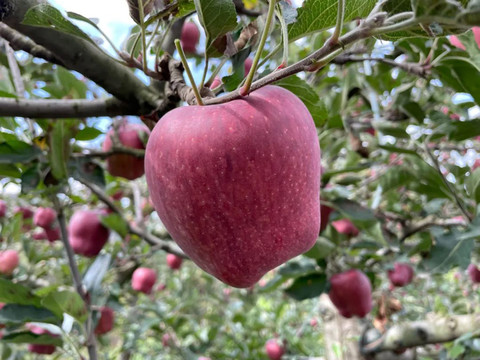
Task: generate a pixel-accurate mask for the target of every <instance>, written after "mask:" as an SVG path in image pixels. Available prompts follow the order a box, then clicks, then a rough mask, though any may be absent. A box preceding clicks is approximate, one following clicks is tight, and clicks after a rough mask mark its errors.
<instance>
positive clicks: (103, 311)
mask: <svg viewBox="0 0 480 360" xmlns="http://www.w3.org/2000/svg"><path fill="white" fill-rule="evenodd" d="M114 322H115V313H114V312H113V309H112V308H110V307H108V306H103V307H101V308H100V319H98V323H97V326H96V327H95V334H97V335H103V334H106V333H108V332H110V331H111V330H112V329H113V323H114Z"/></svg>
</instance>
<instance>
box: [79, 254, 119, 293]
mask: <svg viewBox="0 0 480 360" xmlns="http://www.w3.org/2000/svg"><path fill="white" fill-rule="evenodd" d="M111 260H112V256H111V255H110V254H101V255H98V256H97V257H96V259H95V261H94V262H93V263H92V265H90V267H89V268H88V270H87V271H86V273H85V275H84V276H83V284H84V285H85V287H86V288H87V291H88V292H89V293H96V292H99V291H101V287H102V280H103V277H104V276H105V274H106V273H107V271H108V268H109V267H110V261H111Z"/></svg>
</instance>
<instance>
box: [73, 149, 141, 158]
mask: <svg viewBox="0 0 480 360" xmlns="http://www.w3.org/2000/svg"><path fill="white" fill-rule="evenodd" d="M115 154H128V155H133V156H135V157H138V158H143V157H145V150H142V149H134V148H127V147H112V149H111V150H110V151H98V150H88V152H87V153H74V154H73V155H72V156H73V157H76V158H99V159H106V158H107V157H109V156H111V155H115Z"/></svg>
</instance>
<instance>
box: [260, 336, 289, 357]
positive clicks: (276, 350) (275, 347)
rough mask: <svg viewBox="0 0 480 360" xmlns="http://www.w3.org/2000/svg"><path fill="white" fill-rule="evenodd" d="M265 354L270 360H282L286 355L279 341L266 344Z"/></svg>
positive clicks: (271, 340) (273, 340) (272, 340)
mask: <svg viewBox="0 0 480 360" xmlns="http://www.w3.org/2000/svg"><path fill="white" fill-rule="evenodd" d="M265 352H266V353H267V356H268V358H269V359H270V360H280V359H281V358H282V356H283V354H285V348H284V347H283V345H282V344H280V343H279V342H278V340H277V339H270V340H268V341H267V342H266V343H265Z"/></svg>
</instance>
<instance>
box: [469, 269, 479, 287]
mask: <svg viewBox="0 0 480 360" xmlns="http://www.w3.org/2000/svg"><path fill="white" fill-rule="evenodd" d="M467 272H468V276H470V280H472V282H473V283H474V284H478V283H480V270H479V269H478V267H477V266H476V265H475V264H470V265H468V269H467Z"/></svg>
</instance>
